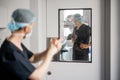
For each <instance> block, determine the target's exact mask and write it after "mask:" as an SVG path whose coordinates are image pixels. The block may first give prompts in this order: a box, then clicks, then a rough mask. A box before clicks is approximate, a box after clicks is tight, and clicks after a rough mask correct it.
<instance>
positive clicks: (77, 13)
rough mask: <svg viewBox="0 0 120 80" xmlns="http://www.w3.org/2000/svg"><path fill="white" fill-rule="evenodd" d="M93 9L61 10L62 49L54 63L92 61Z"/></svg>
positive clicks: (60, 34)
mask: <svg viewBox="0 0 120 80" xmlns="http://www.w3.org/2000/svg"><path fill="white" fill-rule="evenodd" d="M91 12H92V9H91V8H87V9H86V8H85V9H59V37H60V38H62V39H63V41H62V49H61V51H60V52H59V54H57V55H56V56H55V57H54V61H77V62H91V61H92V40H91V39H92V37H91V26H92V24H91V17H92V16H91V14H92V13H91Z"/></svg>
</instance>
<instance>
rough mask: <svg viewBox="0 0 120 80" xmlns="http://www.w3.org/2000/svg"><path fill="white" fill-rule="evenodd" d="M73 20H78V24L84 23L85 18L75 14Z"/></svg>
mask: <svg viewBox="0 0 120 80" xmlns="http://www.w3.org/2000/svg"><path fill="white" fill-rule="evenodd" d="M73 19H76V20H77V21H78V22H81V23H82V22H83V17H82V16H81V15H80V14H74V15H73Z"/></svg>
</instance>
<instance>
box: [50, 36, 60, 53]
mask: <svg viewBox="0 0 120 80" xmlns="http://www.w3.org/2000/svg"><path fill="white" fill-rule="evenodd" d="M61 42H62V39H57V38H52V40H51V44H53V45H54V46H55V47H56V48H57V50H58V51H60V50H61V46H62V45H61Z"/></svg>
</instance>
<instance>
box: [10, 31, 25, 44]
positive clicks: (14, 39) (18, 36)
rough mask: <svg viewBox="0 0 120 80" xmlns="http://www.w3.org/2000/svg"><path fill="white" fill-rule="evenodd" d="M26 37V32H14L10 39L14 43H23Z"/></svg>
mask: <svg viewBox="0 0 120 80" xmlns="http://www.w3.org/2000/svg"><path fill="white" fill-rule="evenodd" d="M23 38H24V34H22V33H20V34H19V33H13V34H12V35H11V36H10V37H9V38H8V40H9V41H11V42H12V43H14V44H15V45H19V46H20V45H21V42H22V40H23Z"/></svg>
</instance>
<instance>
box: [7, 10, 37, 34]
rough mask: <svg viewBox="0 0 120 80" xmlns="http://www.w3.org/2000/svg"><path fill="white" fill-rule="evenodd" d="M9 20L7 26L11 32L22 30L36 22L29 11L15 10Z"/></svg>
mask: <svg viewBox="0 0 120 80" xmlns="http://www.w3.org/2000/svg"><path fill="white" fill-rule="evenodd" d="M11 18H12V19H11V22H10V23H9V24H8V28H9V29H10V30H11V32H14V31H16V30H19V29H21V28H24V27H25V26H27V25H29V24H31V23H33V22H35V20H36V17H35V15H34V13H33V12H32V11H31V10H29V9H16V10H15V11H14V12H13V13H12V16H11Z"/></svg>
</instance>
